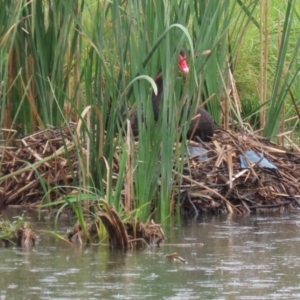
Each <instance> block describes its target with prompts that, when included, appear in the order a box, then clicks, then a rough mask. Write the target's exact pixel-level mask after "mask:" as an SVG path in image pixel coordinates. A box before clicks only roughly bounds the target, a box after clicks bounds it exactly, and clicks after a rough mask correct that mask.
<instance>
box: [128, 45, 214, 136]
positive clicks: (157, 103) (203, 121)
mask: <svg viewBox="0 0 300 300" xmlns="http://www.w3.org/2000/svg"><path fill="white" fill-rule="evenodd" d="M182 62H184V63H183V64H182ZM185 62H186V56H185V52H184V50H181V51H180V55H179V58H178V66H179V68H180V69H181V71H182V72H183V73H185V74H186V73H188V71H189V69H188V66H187V64H186V63H185ZM155 83H156V85H157V95H155V94H154V92H153V93H152V107H153V115H154V120H155V121H157V120H158V118H159V114H160V110H161V106H162V103H161V102H162V101H163V89H164V86H163V76H162V73H161V72H159V73H158V74H157V76H156V77H155ZM196 115H200V116H199V118H196V119H195V120H192V122H191V124H190V127H189V129H188V132H187V138H188V139H191V140H194V139H195V138H196V137H197V136H198V137H199V138H200V139H201V140H202V141H209V140H210V138H211V137H212V136H213V134H214V121H213V118H212V117H211V115H210V114H209V113H208V112H207V111H206V110H204V109H203V108H198V109H197V111H196ZM130 121H131V128H132V132H133V134H134V135H135V136H137V135H138V121H137V114H136V113H134V115H133V116H132V117H131V119H130Z"/></svg>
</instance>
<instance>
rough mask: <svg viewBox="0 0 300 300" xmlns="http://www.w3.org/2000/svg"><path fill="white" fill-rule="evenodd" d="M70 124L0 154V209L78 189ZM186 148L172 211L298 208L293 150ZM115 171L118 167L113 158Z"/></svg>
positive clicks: (227, 145)
mask: <svg viewBox="0 0 300 300" xmlns="http://www.w3.org/2000/svg"><path fill="white" fill-rule="evenodd" d="M75 125H76V124H74V125H73V126H69V127H65V128H62V129H55V130H54V129H48V130H46V131H40V132H37V133H35V134H32V135H28V136H25V137H23V138H22V139H16V140H14V144H13V147H7V146H6V147H1V148H0V150H1V160H2V165H1V178H2V180H1V182H0V205H8V204H15V205H18V204H30V203H39V201H41V199H43V197H45V195H46V196H47V200H48V201H49V200H50V201H51V200H55V199H57V198H58V197H61V196H62V195H63V194H69V193H71V192H72V190H71V187H72V186H78V185H79V182H77V181H78V158H77V154H76V150H75V146H74V144H75V143H74V141H73V137H74V129H75ZM189 150H190V156H189V157H186V158H185V165H184V169H183V172H182V174H181V173H180V174H179V173H176V172H175V171H174V173H175V175H176V176H175V178H177V181H175V184H174V187H173V191H174V193H173V203H174V207H176V203H177V200H178V198H179V199H180V209H181V212H182V214H183V215H185V216H189V217H194V216H197V215H198V214H199V213H228V212H229V213H238V214H243V213H248V212H252V211H264V210H284V209H294V208H295V207H297V206H300V185H299V180H298V178H300V150H299V149H298V148H297V147H295V149H294V150H293V151H287V150H286V149H283V148H280V147H279V146H277V145H276V144H274V143H271V142H270V141H269V140H267V139H264V138H262V137H259V136H256V135H253V134H248V133H245V132H243V133H233V132H230V131H224V130H222V131H221V130H220V131H216V132H215V134H214V137H213V139H212V141H210V142H207V143H191V144H190V145H189ZM114 167H115V168H116V169H118V160H117V159H116V158H115V163H114ZM74 181H76V182H74ZM125 184H126V183H125ZM58 186H59V187H60V188H59V190H58V189H57V187H58ZM49 190H50V192H48V191H49ZM123 194H124V193H123ZM177 209H178V207H177ZM150 240H151V241H150V242H153V240H155V238H153V239H150Z"/></svg>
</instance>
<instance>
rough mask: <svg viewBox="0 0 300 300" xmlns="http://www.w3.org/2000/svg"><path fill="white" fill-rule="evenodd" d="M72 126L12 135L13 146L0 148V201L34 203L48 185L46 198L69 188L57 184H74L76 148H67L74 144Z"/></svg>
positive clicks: (42, 195)
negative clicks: (22, 135) (64, 188)
mask: <svg viewBox="0 0 300 300" xmlns="http://www.w3.org/2000/svg"><path fill="white" fill-rule="evenodd" d="M74 129H75V125H73V126H70V127H64V128H62V129H47V130H45V131H39V132H36V133H34V134H31V135H28V136H25V137H23V138H19V139H15V140H14V141H13V145H12V147H7V146H4V147H1V148H0V151H1V160H2V165H1V177H2V179H3V178H4V179H3V180H1V182H0V205H8V204H15V205H18V204H22V205H23V204H30V203H37V202H39V201H40V200H41V199H42V198H43V197H44V195H45V193H46V192H47V191H48V190H51V188H53V189H52V190H51V191H50V193H49V194H47V197H48V200H53V199H55V198H57V197H58V195H61V194H66V193H68V192H70V191H68V190H62V189H60V190H59V191H58V190H57V189H56V187H57V186H64V187H67V186H70V185H74V184H76V183H74V178H76V177H77V170H78V168H77V166H78V159H77V157H76V150H75V149H74V147H73V148H71V149H68V147H69V145H73V143H72V140H73V132H74ZM66 150H67V151H66ZM74 175H75V176H74ZM66 189H67V188H66Z"/></svg>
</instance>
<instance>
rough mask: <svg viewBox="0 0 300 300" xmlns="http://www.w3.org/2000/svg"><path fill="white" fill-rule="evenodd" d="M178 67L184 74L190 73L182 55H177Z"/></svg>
mask: <svg viewBox="0 0 300 300" xmlns="http://www.w3.org/2000/svg"><path fill="white" fill-rule="evenodd" d="M178 67H179V69H180V70H181V72H182V73H184V74H188V72H189V71H190V69H189V66H188V64H187V62H186V57H185V56H183V55H182V54H179V56H178Z"/></svg>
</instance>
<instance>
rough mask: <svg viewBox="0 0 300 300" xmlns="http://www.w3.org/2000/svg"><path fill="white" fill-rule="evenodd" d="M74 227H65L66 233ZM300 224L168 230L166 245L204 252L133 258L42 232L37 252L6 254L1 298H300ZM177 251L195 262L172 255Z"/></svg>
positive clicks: (239, 220)
mask: <svg viewBox="0 0 300 300" xmlns="http://www.w3.org/2000/svg"><path fill="white" fill-rule="evenodd" d="M19 214H20V213H19ZM4 215H6V214H5V213H4ZM26 215H28V213H26ZM31 217H32V220H34V215H31ZM71 225H72V224H71V223H70V222H68V221H64V222H61V223H60V226H59V229H60V232H62V233H63V232H66V231H67V230H68V229H70V228H71ZM299 226H300V214H299V212H297V213H290V214H284V215H263V216H262V215H259V216H242V217H240V216H220V217H205V218H202V219H199V220H198V221H196V222H191V223H190V224H183V225H180V226H177V227H176V226H170V227H168V228H165V233H166V235H167V237H168V240H167V241H166V243H167V242H168V243H172V244H173V243H197V242H202V243H204V246H203V247H194V248H192V247H185V248H183V247H176V246H163V247H162V248H161V249H155V250H154V251H150V250H149V249H147V250H144V251H128V252H122V251H110V250H109V249H108V247H106V246H91V247H86V246H83V247H78V246H77V247H70V246H68V245H66V244H63V243H62V242H56V241H55V239H54V238H53V237H52V236H51V235H49V233H45V232H38V237H39V240H38V243H37V245H36V246H35V247H34V248H33V249H30V250H27V251H25V250H21V249H19V248H13V247H11V248H6V249H5V248H0V257H1V264H0V274H1V276H0V299H122V300H124V299H218V300H221V299H243V300H247V299H249V300H250V299H251V300H252V299H300V285H299V279H300V256H299V250H298V249H300V234H299V228H300V227H299ZM35 228H37V229H41V228H44V229H47V230H49V229H52V228H53V223H52V221H51V220H43V221H40V222H36V221H35ZM173 252H177V253H178V254H179V255H180V256H181V257H183V258H184V259H185V260H186V261H187V262H188V264H183V263H180V262H174V261H172V260H169V259H167V258H166V257H165V255H167V254H170V253H173Z"/></svg>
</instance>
